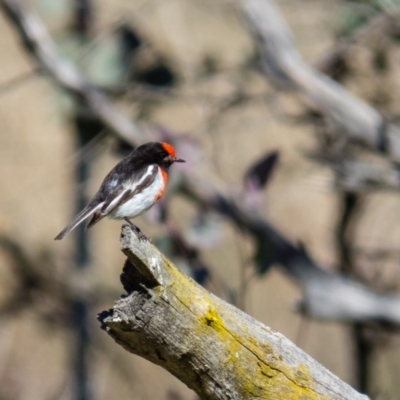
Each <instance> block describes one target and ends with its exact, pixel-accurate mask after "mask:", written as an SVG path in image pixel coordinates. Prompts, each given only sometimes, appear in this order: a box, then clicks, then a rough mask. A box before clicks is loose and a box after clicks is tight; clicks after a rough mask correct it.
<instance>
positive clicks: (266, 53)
mask: <svg viewBox="0 0 400 400" xmlns="http://www.w3.org/2000/svg"><path fill="white" fill-rule="evenodd" d="M241 4H242V9H243V13H244V15H245V17H246V19H247V22H248V26H249V28H250V30H251V32H252V34H253V37H254V39H255V42H256V45H257V48H258V51H259V53H260V56H261V62H262V66H263V69H264V72H265V73H266V75H267V76H268V77H269V78H270V79H271V82H272V83H275V84H277V85H278V87H280V88H284V89H287V90H292V91H294V92H295V93H298V94H299V95H300V96H301V97H302V98H303V99H304V100H305V101H306V103H307V104H308V105H309V106H310V107H311V108H312V109H314V110H316V111H317V112H319V113H321V114H322V115H324V116H326V117H328V118H329V119H330V120H331V121H333V123H334V124H335V126H336V127H337V130H338V131H340V132H344V133H345V134H346V135H347V136H348V137H349V138H351V139H352V140H355V141H359V142H362V143H365V144H367V145H369V146H372V147H374V148H377V149H379V150H380V151H382V152H383V153H387V154H388V155H390V156H391V157H392V159H393V160H395V161H397V162H399V161H400V128H399V127H398V126H396V125H394V124H391V123H389V122H388V121H386V120H385V119H384V118H383V117H382V116H381V115H380V114H379V113H378V111H376V110H375V109H374V108H373V107H371V106H369V105H368V104H366V103H364V102H363V101H361V100H359V99H357V98H356V97H354V96H353V95H351V94H350V93H349V92H347V91H346V90H345V89H344V88H343V87H342V86H340V85H339V84H338V83H336V82H334V81H333V80H331V79H330V78H328V77H327V76H326V75H323V74H321V73H320V72H318V71H316V70H315V69H313V68H312V67H310V66H309V65H308V64H307V63H305V62H304V60H303V59H302V58H301V56H300V54H299V53H298V52H297V50H296V49H295V47H294V44H293V40H292V36H291V32H290V31H289V29H288V27H287V25H286V23H285V21H284V20H283V18H282V16H281V15H280V13H279V10H278V8H277V6H276V5H275V2H274V1H273V0H243V1H242V3H241Z"/></svg>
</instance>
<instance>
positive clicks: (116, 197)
mask: <svg viewBox="0 0 400 400" xmlns="http://www.w3.org/2000/svg"><path fill="white" fill-rule="evenodd" d="M157 174H158V166H157V165H151V166H149V168H148V169H147V171H146V172H145V173H144V174H143V175H142V176H141V177H140V178H139V180H137V179H135V180H134V181H132V180H129V181H125V182H124V183H123V184H122V185H120V187H119V188H116V189H114V190H113V191H111V192H110V194H109V195H108V196H107V198H106V199H105V200H104V202H103V204H102V207H101V209H99V210H97V211H96V212H95V213H94V214H93V216H92V218H91V220H90V221H89V223H88V225H87V227H86V229H89V228H91V227H92V226H93V225H94V224H96V223H97V222H99V221H100V220H102V219H103V218H104V217H106V216H107V215H108V214H110V213H111V212H112V211H113V210H115V209H116V208H117V207H119V206H120V205H122V204H124V203H125V202H126V201H128V200H130V199H131V198H132V197H134V196H135V195H136V194H137V193H139V192H141V191H142V190H144V189H146V188H147V187H149V186H150V185H151V184H152V183H153V182H154V179H155V178H156V176H157ZM136 178H137V176H136Z"/></svg>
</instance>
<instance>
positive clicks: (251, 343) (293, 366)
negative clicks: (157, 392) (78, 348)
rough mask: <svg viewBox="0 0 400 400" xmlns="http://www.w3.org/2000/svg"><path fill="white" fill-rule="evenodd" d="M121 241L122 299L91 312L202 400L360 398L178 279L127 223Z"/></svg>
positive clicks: (271, 334)
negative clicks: (109, 307)
mask: <svg viewBox="0 0 400 400" xmlns="http://www.w3.org/2000/svg"><path fill="white" fill-rule="evenodd" d="M121 243H122V251H123V252H124V253H125V254H126V255H127V257H128V259H127V261H126V264H125V266H124V271H123V274H122V276H121V281H122V283H123V285H124V288H125V290H126V291H127V292H128V296H127V297H125V298H122V299H120V300H119V301H118V302H117V303H116V305H115V307H114V308H113V309H112V310H109V311H104V312H103V313H101V314H100V315H99V320H100V321H101V322H102V327H103V328H104V329H105V330H106V331H107V332H108V334H109V335H110V336H112V337H113V338H114V339H115V341H116V342H117V343H118V344H120V345H122V346H123V347H124V348H125V349H126V350H128V351H129V352H131V353H134V354H137V355H139V356H141V357H144V358H146V359H148V360H150V361H151V362H153V363H155V364H158V365H160V366H162V367H163V368H165V369H167V370H168V371H170V372H171V373H172V374H174V375H175V376H176V377H177V378H178V379H180V380H181V381H182V382H184V383H185V384H186V385H188V386H189V387H190V388H192V389H193V390H194V391H196V393H197V394H198V395H199V396H200V397H201V398H202V399H271V400H272V399H273V400H278V399H282V400H283V399H285V400H288V399H302V400H311V399H320V400H328V399H337V400H339V399H341V400H343V399H352V400H355V399H357V400H361V399H363V400H366V399H367V397H366V396H364V395H361V394H359V393H357V392H356V391H355V390H354V389H352V388H351V387H350V386H349V385H347V384H346V383H344V382H342V381H341V380H340V379H339V378H337V377H336V376H334V375H333V374H332V373H330V372H329V371H327V370H326V369H325V368H324V367H323V366H321V365H320V364H318V363H317V362H316V361H315V360H313V359H312V358H311V357H310V356H308V355H307V354H306V353H304V352H303V351H302V350H300V349H299V348H297V347H296V346H295V345H294V344H293V343H292V342H290V341H289V340H288V339H286V338H285V337H284V336H283V335H281V334H280V333H278V332H276V331H274V330H272V329H271V328H269V327H267V326H265V325H263V324H261V323H260V322H258V321H256V320H254V319H253V318H251V317H250V316H248V315H247V314H245V313H243V312H242V311H240V310H239V309H237V308H235V307H233V306H232V305H230V304H228V303H226V302H224V301H223V300H221V299H219V298H217V297H216V296H214V295H212V294H211V293H209V292H207V291H206V290H205V289H204V288H202V287H201V286H199V285H198V284H197V283H195V282H194V281H193V280H192V279H190V278H188V277H187V276H185V275H183V274H181V273H180V272H179V271H178V270H177V269H176V268H175V267H174V266H173V265H172V264H171V262H170V261H168V260H167V259H166V258H165V257H164V256H163V255H162V254H161V253H159V252H158V250H157V249H156V248H155V247H154V246H153V245H152V244H151V243H150V242H148V241H144V242H143V241H140V240H139V239H138V238H137V236H136V234H135V233H134V232H133V231H132V230H131V228H130V227H129V226H124V227H123V230H122V236H121Z"/></svg>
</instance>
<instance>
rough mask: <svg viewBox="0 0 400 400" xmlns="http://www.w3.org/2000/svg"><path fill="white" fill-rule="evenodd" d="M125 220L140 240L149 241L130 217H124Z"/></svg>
mask: <svg viewBox="0 0 400 400" xmlns="http://www.w3.org/2000/svg"><path fill="white" fill-rule="evenodd" d="M124 220H125V221H126V222H127V223H128V224H129V225H130V226H131V228H132V230H133V231H134V232H135V233H136V236H137V237H138V238H139V240H142V241H144V240H147V241H149V239H148V237H147V236H146V235H145V234H144V233H143V232H142V231H141V230H140V229H139V227H138V226H136V225H135V224H134V223H133V222H132V221H131V220H130V219H129V218H128V217H124Z"/></svg>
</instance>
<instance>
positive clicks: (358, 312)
mask: <svg viewBox="0 0 400 400" xmlns="http://www.w3.org/2000/svg"><path fill="white" fill-rule="evenodd" d="M0 4H1V5H2V6H3V9H4V10H5V12H6V13H7V15H8V16H9V17H10V20H11V21H12V22H13V23H14V25H15V26H16V27H17V29H18V32H19V34H20V36H21V38H22V41H23V43H24V45H25V48H26V49H27V50H28V52H29V54H30V55H31V56H32V57H33V58H34V59H35V60H37V61H38V63H39V64H40V65H41V66H43V67H44V68H45V70H46V71H47V72H48V73H49V74H50V76H51V77H52V78H53V79H54V80H55V81H56V82H57V83H58V84H59V85H60V86H61V87H63V88H65V89H67V90H68V91H70V92H72V93H75V94H76V95H78V96H79V98H81V99H82V100H83V101H84V102H86V105H87V106H88V107H89V109H90V110H91V111H92V112H93V114H94V115H96V116H97V117H98V118H99V119H100V120H101V121H102V122H103V123H104V124H105V125H106V126H107V127H109V128H110V129H111V131H112V132H113V133H114V134H116V135H117V136H118V137H119V138H122V139H123V140H125V141H127V142H128V143H131V144H134V145H135V144H139V143H141V142H142V141H143V140H144V138H145V137H146V135H145V134H142V133H141V132H140V131H139V129H138V128H137V125H136V124H135V123H134V122H133V121H131V120H130V119H128V118H126V117H125V116H124V115H123V114H122V113H121V112H120V110H119V109H118V108H117V107H116V106H115V104H114V103H113V102H112V101H111V100H110V99H109V98H108V97H107V96H106V95H105V94H104V93H102V92H101V91H99V90H98V89H96V88H94V87H93V86H92V85H91V84H90V83H88V82H86V80H85V79H84V77H83V76H82V75H80V73H79V72H78V71H77V69H76V68H75V66H74V65H72V64H70V63H68V62H67V61H66V60H63V59H62V58H61V57H60V56H59V55H58V54H57V50H56V48H55V46H54V44H53V42H52V40H51V38H50V36H49V35H48V33H47V31H46V28H45V26H44V25H43V24H42V22H41V21H40V19H39V18H38V17H37V16H35V15H34V14H32V13H31V12H30V11H28V9H27V8H26V7H25V6H23V5H22V4H21V2H20V1H19V0H1V3H0ZM243 4H244V6H245V7H246V9H247V10H248V13H249V18H254V20H255V21H254V22H255V23H256V24H258V25H261V26H260V28H262V27H263V23H264V19H263V18H264V16H263V13H264V12H269V11H271V10H269V7H273V6H272V5H271V3H268V2H263V1H259V0H248V1H247V2H245V3H243ZM258 7H261V9H259V8H258ZM264 7H266V9H265V8H264ZM253 12H256V14H257V13H258V14H257V15H253ZM260 12H261V14H260ZM276 12H277V11H276V10H275V9H272V11H271V15H270V17H271V18H272V17H273V16H276ZM278 17H279V15H278V16H277V18H278ZM272 19H273V18H272ZM280 21H281V20H280V19H279V18H278V19H277V20H276V21H275V20H273V21H271V23H270V25H271V26H270V28H271V29H272V28H274V27H275V28H279V29H281V25H280ZM258 25H256V26H258ZM264 33H265V34H268V31H267V32H264ZM282 34H283V35H284V36H283V38H282V37H279V38H278V39H279V40H280V39H282V40H283V42H282V45H284V48H285V46H286V47H288V46H291V42H290V40H289V39H288V38H287V37H286V34H287V32H286V30H283V32H282ZM42 41H43V43H42ZM286 42H287V43H286ZM272 44H273V46H275V45H276V43H275V42H273V43H272ZM278 47H279V46H278ZM293 53H295V51H294V50H293V49H291V50H290V54H291V55H292V56H293V57H295V58H296V59H297V58H299V57H298V55H297V53H295V54H293ZM291 60H292V58H291V57H290V58H289V61H291ZM300 62H301V63H303V62H302V61H301V60H300ZM303 64H304V63H303ZM304 68H305V70H306V71H308V70H309V68H308V67H307V66H306V65H305V64H304ZM310 71H311V70H310ZM309 73H313V71H311V72H309ZM301 76H302V75H301ZM313 79H314V78H313ZM318 79H319V78H318ZM321 79H322V78H321ZM322 81H323V82H322V83H321V82H319V84H318V85H317V86H318V87H317V88H316V89H318V88H320V87H321V85H323V84H324V82H325V80H324V79H322ZM329 85H336V84H335V83H334V82H333V81H332V82H331V81H329ZM334 87H336V86H334ZM323 90H324V91H326V90H325V89H323ZM334 90H335V89H334ZM329 93H330V90H327V94H329ZM343 93H344V95H345V99H347V100H349V99H350V100H351V101H353V102H355V103H356V107H355V109H354V108H352V109H351V110H352V111H355V112H356V114H355V115H354V116H353V115H350V114H349V115H348V117H349V118H350V120H349V121H347V122H348V123H349V124H350V125H351V126H350V127H354V128H357V129H356V130H355V131H357V132H358V134H361V132H360V131H359V130H358V129H359V126H358V125H357V121H364V120H363V118H362V117H363V116H366V117H368V116H369V117H371V115H369V114H368V111H369V110H371V108H370V107H369V106H366V105H365V104H363V103H362V102H360V101H359V100H355V99H354V98H353V97H351V96H350V95H348V94H347V92H345V91H344V90H343V89H341V88H339V89H338V93H336V92H335V96H334V97H335V99H337V101H338V102H339V104H338V105H337V108H338V110H339V111H343V112H345V114H346V115H347V114H348V112H350V109H349V110H348V111H346V110H342V108H343V107H342V106H341V104H342V103H341V98H340V96H339V95H340V94H343ZM311 97H312V96H311ZM97 100H99V102H98V101H97ZM350 100H349V101H350ZM329 101H331V102H332V104H333V99H330V98H329ZM99 104H100V106H99ZM328 109H329V108H328ZM359 111H363V112H362V113H361V114H360V113H359ZM335 115H336V114H335ZM337 116H339V114H338V115H337ZM372 116H373V117H374V118H372V119H374V120H375V119H376V118H375V117H379V115H378V114H377V113H376V112H375V111H374V110H373V109H372ZM378 119H379V120H380V117H379V118H378ZM350 122H351V123H350ZM364 122H365V121H364ZM367 122H368V123H367V125H368V126H370V124H369V123H370V122H371V118H367ZM375 122H376V121H375ZM381 122H382V121H381ZM362 125H363V126H364V124H362ZM396 129H397V128H396ZM370 132H373V134H374V135H375V134H376V132H375V131H370ZM396 132H397V131H396ZM169 136H170V137H169V140H171V141H173V142H174V144H175V146H176V147H177V149H178V153H182V151H180V149H181V150H183V149H184V148H185V139H184V138H183V139H182V137H179V136H177V135H169ZM399 138H400V136H399ZM396 143H397V142H396ZM399 145H400V142H399ZM395 150H396V151H397V150H400V147H399V148H397V147H396V148H395ZM196 151H197V152H199V150H198V149H197V148H196ZM199 160H200V162H201V165H203V166H204V165H207V164H208V162H207V158H206V156H205V155H203V154H202V155H201V157H199ZM190 164H191V165H189V166H188V168H187V169H186V170H184V171H180V174H181V176H180V183H179V185H180V190H181V192H182V193H184V194H185V195H187V196H188V197H189V198H191V199H192V200H194V201H196V202H197V203H199V204H202V205H203V206H204V207H206V208H207V209H209V210H211V211H214V212H217V213H219V214H221V215H223V216H225V217H226V218H228V219H229V220H230V221H231V222H232V223H234V224H235V225H237V226H238V227H239V228H240V229H242V230H243V231H245V232H247V233H248V234H250V235H251V237H252V238H253V239H254V240H255V242H256V246H257V248H258V254H257V258H258V259H257V262H258V264H259V270H260V272H262V271H263V270H264V271H265V270H266V266H270V265H272V264H274V263H278V264H280V265H281V266H282V267H283V268H284V270H285V272H286V273H287V275H288V276H289V277H291V278H292V279H294V280H295V282H297V283H299V284H300V285H301V287H302V289H303V290H304V301H303V302H302V304H301V311H302V312H303V313H305V314H306V315H308V316H310V317H316V318H327V319H337V320H342V321H355V322H378V323H385V324H389V325H391V326H395V327H399V326H400V297H397V296H387V295H381V294H378V293H375V292H373V291H372V290H370V289H369V288H368V287H367V286H364V285H360V284H358V283H357V282H355V281H353V280H351V279H348V278H345V277H344V276H342V275H338V274H331V273H329V272H327V271H325V270H324V269H323V268H322V267H320V266H319V265H318V264H317V263H316V262H314V261H313V260H312V258H311V257H310V256H309V254H308V253H307V251H306V250H305V249H304V248H303V246H302V245H293V244H292V243H291V242H290V241H289V240H288V239H286V238H285V236H284V235H282V234H281V233H280V232H278V230H277V229H276V228H274V227H272V226H271V225H270V224H269V223H268V221H266V220H265V219H264V218H263V217H262V216H261V215H259V214H258V213H256V212H254V211H253V210H249V209H248V208H246V206H245V205H243V204H241V203H238V202H236V201H234V200H233V199H232V196H231V195H230V193H229V192H228V191H226V192H223V191H222V190H221V189H219V190H217V189H215V187H214V186H213V185H212V183H211V182H210V180H205V179H204V177H203V176H202V171H203V169H202V168H200V164H196V161H193V162H191V163H190ZM211 174H212V175H214V176H213V178H214V177H215V175H216V174H215V171H211Z"/></svg>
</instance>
